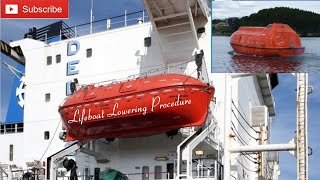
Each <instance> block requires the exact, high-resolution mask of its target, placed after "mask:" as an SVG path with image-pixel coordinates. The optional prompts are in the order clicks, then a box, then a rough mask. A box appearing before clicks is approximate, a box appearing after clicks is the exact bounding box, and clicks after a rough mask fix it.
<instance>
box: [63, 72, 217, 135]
mask: <svg viewBox="0 0 320 180" xmlns="http://www.w3.org/2000/svg"><path fill="white" fill-rule="evenodd" d="M213 93H214V88H213V87H212V86H210V85H208V84H205V83H203V82H201V81H199V80H198V79H196V78H193V77H190V76H185V75H180V74H166V75H157V76H150V77H143V78H137V79H134V80H129V81H126V82H121V83H115V84H109V85H102V86H96V85H88V86H85V87H82V88H81V89H79V90H78V91H77V92H75V93H74V94H73V95H71V96H69V97H68V98H67V99H66V101H65V102H64V104H63V105H62V106H60V107H59V113H60V115H61V117H62V119H63V122H64V123H63V128H64V129H65V130H66V141H73V140H85V139H92V138H119V137H139V136H148V135H153V134H159V133H163V132H167V131H170V130H174V129H179V128H182V127H189V126H201V125H202V124H203V123H204V121H205V119H206V117H207V113H208V106H209V104H210V100H211V98H212V96H213Z"/></svg>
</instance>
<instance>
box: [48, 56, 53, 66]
mask: <svg viewBox="0 0 320 180" xmlns="http://www.w3.org/2000/svg"><path fill="white" fill-rule="evenodd" d="M51 64H52V56H47V65H48V66H49V65H51Z"/></svg>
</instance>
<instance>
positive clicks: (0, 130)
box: [0, 125, 5, 134]
mask: <svg viewBox="0 0 320 180" xmlns="http://www.w3.org/2000/svg"><path fill="white" fill-rule="evenodd" d="M4 127H5V126H4V125H0V134H4Z"/></svg>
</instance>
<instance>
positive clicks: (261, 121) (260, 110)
mask: <svg viewBox="0 0 320 180" xmlns="http://www.w3.org/2000/svg"><path fill="white" fill-rule="evenodd" d="M250 118H251V124H252V127H261V126H268V119H269V113H268V108H267V106H256V107H252V108H251V114H250Z"/></svg>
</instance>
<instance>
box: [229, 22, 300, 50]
mask: <svg viewBox="0 0 320 180" xmlns="http://www.w3.org/2000/svg"><path fill="white" fill-rule="evenodd" d="M230 44H231V46H232V48H233V49H234V51H235V52H237V53H240V54H245V55H255V56H297V55H301V54H303V53H304V49H305V48H304V47H302V46H301V41H300V38H299V36H298V34H297V33H296V32H295V31H294V30H293V29H291V28H290V27H289V26H288V25H287V24H276V23H274V24H269V25H268V26H267V27H240V28H239V30H238V31H236V32H234V33H233V34H232V35H231V39H230Z"/></svg>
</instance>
